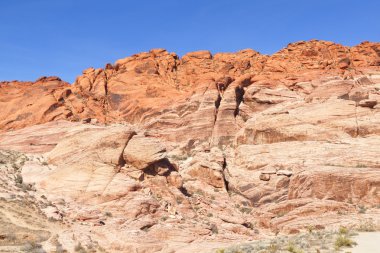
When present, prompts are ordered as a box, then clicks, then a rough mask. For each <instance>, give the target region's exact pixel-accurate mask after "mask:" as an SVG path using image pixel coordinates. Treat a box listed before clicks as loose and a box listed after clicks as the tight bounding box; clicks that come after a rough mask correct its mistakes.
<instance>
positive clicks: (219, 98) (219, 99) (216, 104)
mask: <svg viewBox="0 0 380 253" xmlns="http://www.w3.org/2000/svg"><path fill="white" fill-rule="evenodd" d="M221 101H222V96H221V95H220V94H218V98H217V99H216V100H215V113H214V125H215V122H216V119H217V117H218V111H219V106H220V102H221Z"/></svg>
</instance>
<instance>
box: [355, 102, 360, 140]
mask: <svg viewBox="0 0 380 253" xmlns="http://www.w3.org/2000/svg"><path fill="white" fill-rule="evenodd" d="M355 123H356V133H355V135H356V136H355V137H358V136H359V123H358V102H356V103H355Z"/></svg>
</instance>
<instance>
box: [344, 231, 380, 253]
mask: <svg viewBox="0 0 380 253" xmlns="http://www.w3.org/2000/svg"><path fill="white" fill-rule="evenodd" d="M353 239H354V241H355V242H356V243H357V244H358V245H357V246H355V247H354V248H352V250H350V252H352V253H377V252H380V232H360V233H359V235H357V236H355V237H354V238H353Z"/></svg>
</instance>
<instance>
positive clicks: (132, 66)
mask: <svg viewBox="0 0 380 253" xmlns="http://www.w3.org/2000/svg"><path fill="white" fill-rule="evenodd" d="M379 52H380V45H379V43H370V42H363V43H362V44H360V45H358V46H355V47H351V48H350V47H345V46H342V45H338V44H334V43H332V42H326V41H315V40H313V41H308V42H297V43H292V44H289V45H288V46H287V47H286V48H284V49H282V50H280V51H279V52H277V53H275V54H273V55H271V56H268V55H261V54H260V53H258V52H256V51H253V50H242V51H240V52H237V53H218V54H215V55H211V53H210V52H208V51H199V52H193V53H189V54H187V55H185V56H183V57H182V58H179V57H178V56H177V55H175V54H174V53H169V52H167V51H166V50H163V49H154V50H151V51H150V52H146V53H140V54H136V55H133V56H131V57H127V58H125V59H121V60H119V61H117V62H116V63H115V64H113V65H112V64H107V65H106V67H105V68H104V69H93V68H90V69H87V70H85V71H83V75H81V76H79V77H78V78H77V80H76V81H75V83H74V84H72V85H69V84H67V83H65V82H63V81H61V80H60V79H59V78H54V77H50V78H41V79H39V80H37V81H36V82H34V83H32V82H28V83H20V82H16V81H14V82H2V83H0V106H1V108H2V109H1V112H2V113H1V114H0V127H1V128H0V129H1V130H0V149H2V150H7V151H1V152H0V169H1V170H2V171H1V174H0V176H1V178H0V179H1V180H2V186H1V187H3V188H2V189H4V191H3V192H4V193H2V198H3V199H2V200H1V201H3V200H4V203H10V205H11V206H12V207H15V206H19V205H18V204H15V203H13V202H12V203H11V202H10V201H11V200H12V199H13V198H15V196H14V195H12V191H14V192H17V196H18V198H20V199H22V198H26V196H29V195H32V196H33V198H29V197H28V201H29V202H28V203H34V202H36V203H39V204H38V205H37V207H38V208H37V209H36V210H40V212H41V213H43V214H44V215H45V216H46V219H49V218H48V217H50V219H55V220H58V224H66V226H67V227H66V228H65V229H64V232H62V229H63V228H62V227H61V226H60V225H59V226H57V227H55V228H54V229H45V230H46V231H45V230H44V231H45V232H46V236H45V237H46V238H45V241H46V243H45V241H41V240H39V241H38V240H34V241H36V242H37V241H38V242H39V243H42V245H41V247H44V249H48V248H49V247H50V248H51V247H53V246H52V245H53V244H52V243H51V242H52V240H53V239H54V243H55V244H56V241H58V243H59V244H61V245H62V246H63V247H66V249H67V250H68V251H73V250H74V248H75V246H78V245H76V244H77V243H78V241H83V247H85V248H88V249H90V248H91V247H95V246H96V248H97V249H98V250H99V251H100V250H101V249H106V250H107V251H109V252H212V250H213V249H216V248H219V247H220V246H221V245H227V244H230V243H233V242H241V241H246V240H252V239H261V238H267V237H269V236H271V235H273V234H277V233H296V232H299V231H303V230H305V229H307V227H308V226H313V227H316V228H319V229H322V228H330V227H339V226H340V225H345V226H357V225H358V224H359V223H360V222H361V220H363V219H372V220H373V222H374V224H375V226H378V225H379V222H380V216H379V211H378V206H379V205H380V192H379V188H380V160H379V159H380V156H379V150H380V127H379V126H380V107H379V104H380V58H379V57H380V56H379ZM13 164H14V167H15V168H13V167H12V166H13ZM13 174H14V175H13ZM20 180H21V181H20ZM24 190H25V192H26V193H25V192H24ZM23 192H24V193H23ZM42 196H43V197H42ZM41 203H42V204H41ZM50 203H51V204H50ZM0 211H2V210H0ZM38 217H40V216H38ZM1 221H3V222H7V223H11V222H10V221H11V219H9V218H7V219H2V220H1ZM46 226H48V227H49V226H50V225H49V224H48V225H46ZM37 227H38V226H37ZM14 228H15V229H16V228H17V229H19V231H22V232H23V233H24V232H25V233H31V229H30V227H26V228H18V227H14ZM38 228H40V227H38ZM41 228H42V227H41ZM42 230H43V229H42ZM32 232H33V231H32ZM48 233H52V235H50V234H48ZM54 233H61V234H62V235H61V236H60V237H59V238H55V237H54V238H53V237H52V236H53V234H54ZM0 236H1V235H0ZM0 238H1V237H0ZM7 238H8V235H7ZM12 238H13V237H12ZM17 238H18V237H17V236H16V239H17ZM69 238H71V239H69ZM73 238H74V239H73ZM8 239H9V238H8ZM8 239H7V240H8ZM7 242H8V241H7ZM8 244H9V243H8ZM55 244H54V245H55ZM94 245H95V246H94ZM0 247H2V244H1V241H0ZM7 247H9V245H8V246H7ZM7 249H9V248H7Z"/></svg>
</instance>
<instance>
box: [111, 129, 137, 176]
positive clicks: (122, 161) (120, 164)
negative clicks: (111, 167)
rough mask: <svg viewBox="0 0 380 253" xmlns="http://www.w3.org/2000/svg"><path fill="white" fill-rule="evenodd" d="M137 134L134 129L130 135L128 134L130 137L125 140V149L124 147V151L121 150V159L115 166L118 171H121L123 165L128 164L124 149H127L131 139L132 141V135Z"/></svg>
mask: <svg viewBox="0 0 380 253" xmlns="http://www.w3.org/2000/svg"><path fill="white" fill-rule="evenodd" d="M136 134H137V133H136V132H134V131H133V132H132V133H130V135H129V136H128V139H127V141H126V142H125V145H124V147H123V149H122V151H121V153H120V156H119V161H118V162H117V165H116V167H115V169H116V171H117V172H120V169H121V167H123V166H124V165H125V164H126V161H125V160H124V157H123V154H124V150H125V148H126V147H127V145H128V143H129V141H130V140H131V139H132V137H133V136H135V135H136Z"/></svg>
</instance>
